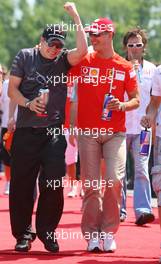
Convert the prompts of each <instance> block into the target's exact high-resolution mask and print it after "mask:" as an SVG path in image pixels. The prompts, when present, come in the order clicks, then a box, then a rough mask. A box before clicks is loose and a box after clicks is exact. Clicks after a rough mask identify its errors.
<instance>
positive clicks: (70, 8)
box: [64, 2, 88, 66]
mask: <svg viewBox="0 0 161 264" xmlns="http://www.w3.org/2000/svg"><path fill="white" fill-rule="evenodd" d="M64 9H65V10H66V12H67V13H68V14H69V15H70V16H71V17H72V18H73V20H74V22H75V29H76V48H75V49H72V50H69V52H68V55H67V58H68V61H69V63H70V64H71V65H73V66H74V65H76V64H78V63H79V62H80V61H81V59H82V58H83V57H84V56H85V55H86V54H87V52H88V45H87V39H86V34H85V32H84V29H83V25H82V22H81V20H80V17H79V14H78V11H77V9H76V6H75V4H74V3H72V2H67V3H66V4H65V5H64Z"/></svg>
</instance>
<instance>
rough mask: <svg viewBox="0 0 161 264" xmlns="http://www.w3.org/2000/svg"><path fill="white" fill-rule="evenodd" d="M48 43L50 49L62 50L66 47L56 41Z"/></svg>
mask: <svg viewBox="0 0 161 264" xmlns="http://www.w3.org/2000/svg"><path fill="white" fill-rule="evenodd" d="M46 43H47V45H48V47H49V48H52V47H56V49H62V48H63V47H64V44H63V43H61V42H60V41H55V40H54V41H52V42H49V43H48V42H47V41H46Z"/></svg>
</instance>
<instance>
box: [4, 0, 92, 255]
mask: <svg viewBox="0 0 161 264" xmlns="http://www.w3.org/2000/svg"><path fill="white" fill-rule="evenodd" d="M64 8H65V10H66V12H67V13H68V14H69V15H70V16H71V17H72V18H73V19H74V22H75V24H76V26H77V31H76V32H77V33H76V42H77V47H76V49H73V50H65V49H63V46H64V41H65V37H66V34H65V31H63V28H62V26H61V25H50V26H47V27H46V28H45V29H44V32H43V34H42V36H41V47H40V48H39V49H36V48H31V49H23V50H21V51H20V52H19V53H18V54H17V56H16V57H15V59H14V61H13V65H12V69H11V76H10V83H9V96H10V98H11V99H12V100H13V101H14V102H15V103H17V104H18V116H17V123H16V130H15V133H14V139H13V144H12V149H11V154H12V161H11V183H10V218H11V228H12V234H13V236H14V237H15V238H16V240H17V243H16V246H15V250H16V251H21V252H27V251H28V250H29V249H30V248H31V242H32V241H33V240H34V239H35V238H36V234H35V233H34V232H33V231H32V228H31V217H32V212H33V205H34V200H33V193H34V188H35V184H36V180H37V175H38V173H39V189H40V196H39V200H38V207H37V212H36V233H37V236H38V238H39V239H40V240H41V241H42V242H43V243H44V247H45V249H46V250H48V251H51V252H57V251H58V250H59V246H58V243H57V241H56V239H55V229H56V228H57V225H58V223H59V221H60V218H61V216H62V211H63V203H64V198H63V187H62V184H61V182H62V177H63V176H64V175H65V159H64V156H65V149H66V141H65V138H64V135H63V134H62V133H61V125H62V124H63V123H64V109H65V101H66V93H67V88H66V83H65V81H64V78H63V77H64V76H65V75H66V74H67V72H68V70H69V69H70V67H71V66H73V65H76V64H77V63H79V62H80V60H81V59H82V57H83V56H84V55H85V54H86V53H87V43H86V38H85V33H84V31H83V28H82V24H81V21H80V18H79V14H78V12H77V10H76V7H75V5H74V3H70V2H68V3H66V4H65V5H64ZM40 89H41V91H44V89H45V90H47V91H48V92H49V96H48V94H46V95H45V96H48V98H49V99H48V103H47V105H46V103H45V102H44V100H43V99H42V97H40V96H39V95H40V94H39V93H40ZM46 112H47V114H46ZM56 131H57V132H56ZM55 181H59V183H60V184H59V187H58V184H57V187H56V186H55Z"/></svg>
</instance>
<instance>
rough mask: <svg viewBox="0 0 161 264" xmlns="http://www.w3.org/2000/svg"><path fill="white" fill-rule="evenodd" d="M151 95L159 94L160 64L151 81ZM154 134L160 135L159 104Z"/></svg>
mask: <svg viewBox="0 0 161 264" xmlns="http://www.w3.org/2000/svg"><path fill="white" fill-rule="evenodd" d="M152 95H154V96H161V65H160V66H158V67H157V69H156V70H155V74H154V77H153V83H152ZM156 136H158V137H161V105H160V107H159V110H158V115H157V119H156Z"/></svg>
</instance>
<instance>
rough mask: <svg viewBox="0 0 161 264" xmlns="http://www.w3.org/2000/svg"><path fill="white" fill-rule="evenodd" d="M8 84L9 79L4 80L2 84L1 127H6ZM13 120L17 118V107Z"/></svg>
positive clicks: (7, 117) (8, 100) (8, 99)
mask: <svg viewBox="0 0 161 264" xmlns="http://www.w3.org/2000/svg"><path fill="white" fill-rule="evenodd" d="M8 84H9V80H5V81H4V82H3V84H2V95H1V109H2V112H3V113H2V124H1V127H4V128H7V125H8V119H9V103H10V98H9V97H8ZM14 117H15V120H16V118H17V108H16V110H15V114H14Z"/></svg>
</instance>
